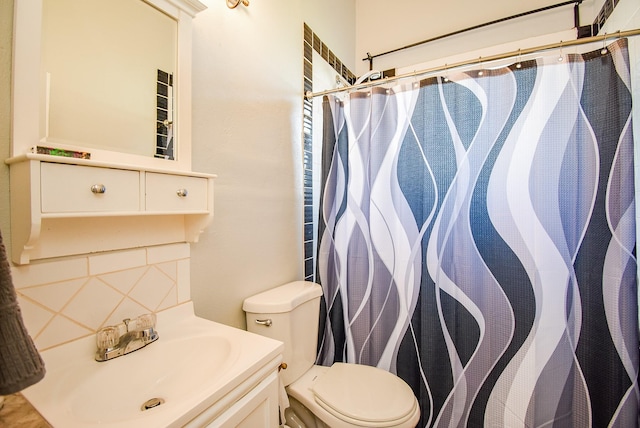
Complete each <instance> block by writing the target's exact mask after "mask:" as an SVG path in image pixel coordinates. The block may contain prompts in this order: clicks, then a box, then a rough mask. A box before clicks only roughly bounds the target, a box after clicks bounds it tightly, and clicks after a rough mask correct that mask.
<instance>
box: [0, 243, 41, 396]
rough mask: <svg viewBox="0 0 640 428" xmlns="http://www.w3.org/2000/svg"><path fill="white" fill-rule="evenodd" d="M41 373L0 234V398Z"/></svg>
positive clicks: (38, 355)
mask: <svg viewBox="0 0 640 428" xmlns="http://www.w3.org/2000/svg"><path fill="white" fill-rule="evenodd" d="M44 372H45V370H44V362H43V361H42V358H41V357H40V354H38V351H37V350H36V347H35V345H34V343H33V340H31V337H30V336H29V334H28V333H27V329H26V328H25V326H24V322H23V320H22V314H21V313H20V307H19V306H18V300H17V296H16V290H15V288H14V287H13V281H12V280H11V270H10V269H9V260H7V252H6V250H5V248H4V244H3V243H2V234H0V395H8V394H13V393H14V392H18V391H21V390H23V389H24V388H26V387H28V386H30V385H33V384H34V383H36V382H38V381H39V380H41V379H42V378H43V377H44Z"/></svg>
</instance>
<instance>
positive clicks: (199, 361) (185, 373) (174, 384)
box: [23, 303, 282, 428]
mask: <svg viewBox="0 0 640 428" xmlns="http://www.w3.org/2000/svg"><path fill="white" fill-rule="evenodd" d="M164 312H166V313H163V312H160V313H158V322H157V331H158V333H159V335H160V338H159V339H158V340H157V341H155V342H154V343H152V344H150V345H148V346H146V347H144V348H142V349H139V350H138V351H135V352H133V353H131V354H127V355H124V356H122V357H118V358H115V359H113V360H109V361H105V362H97V361H95V360H94V353H95V339H94V337H89V338H83V339H80V340H77V341H75V342H72V343H70V344H66V345H62V346H59V347H56V348H52V349H51V350H47V351H44V352H42V357H43V359H44V361H45V365H46V369H47V373H46V375H45V378H44V379H43V380H42V381H41V382H39V383H37V384H35V385H33V386H31V387H29V388H27V389H26V390H24V391H23V394H24V396H25V397H26V398H27V399H28V400H29V401H30V402H31V403H32V404H33V405H34V407H35V408H36V409H37V410H38V411H39V412H40V413H41V414H42V415H43V417H44V418H45V419H47V420H48V421H49V423H51V424H52V425H53V426H54V427H65V428H66V427H92V426H100V427H114V428H115V427H119V428H120V427H140V426H145V427H156V426H157V427H168V426H176V427H177V426H184V425H186V424H188V423H189V421H191V420H192V419H194V418H195V417H196V416H198V415H199V414H200V413H202V412H203V411H204V410H206V409H208V408H212V406H213V407H215V406H216V403H218V402H220V403H224V402H225V400H226V401H228V399H227V398H226V396H227V395H229V394H230V392H232V391H234V390H237V389H238V388H239V386H240V385H241V384H242V383H243V382H245V381H247V379H249V378H250V377H251V376H252V375H254V373H255V372H256V371H258V370H260V369H261V368H263V367H265V366H267V365H272V366H273V368H274V369H275V367H277V365H278V364H279V360H280V358H281V357H280V354H281V353H282V344H281V343H280V342H277V341H274V340H270V339H266V338H263V337H261V336H258V335H254V334H251V333H248V332H246V331H244V330H239V329H235V328H232V327H228V326H224V325H221V324H218V323H214V322H211V321H207V320H204V319H202V318H198V317H195V316H194V315H193V307H192V305H191V303H188V304H185V305H181V306H180V307H177V308H173V309H170V310H168V311H164ZM265 339H266V340H265ZM245 383H246V382H245ZM220 407H221V411H222V410H224V406H222V405H220ZM195 425H196V426H197V424H195Z"/></svg>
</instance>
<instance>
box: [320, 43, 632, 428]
mask: <svg viewBox="0 0 640 428" xmlns="http://www.w3.org/2000/svg"><path fill="white" fill-rule="evenodd" d="M626 47H627V45H626V40H619V41H617V42H615V43H612V44H611V45H609V46H608V49H606V51H605V50H602V51H601V50H600V49H598V50H597V51H594V52H590V53H585V54H575V53H574V54H569V55H564V56H559V55H558V54H557V53H555V54H549V55H546V56H545V57H544V58H538V59H535V60H530V61H527V62H522V63H517V64H514V65H511V66H508V67H503V68H497V69H484V70H472V71H466V72H457V73H453V72H449V73H446V74H445V75H443V76H439V77H433V78H427V79H424V80H421V81H414V82H410V83H407V84H403V85H398V86H395V87H393V88H388V89H387V88H381V87H376V88H372V89H367V90H365V91H360V92H354V93H350V94H348V95H347V96H346V98H345V99H340V98H338V97H334V96H328V97H325V99H324V101H323V103H324V105H323V109H324V129H323V132H324V136H323V165H322V168H323V171H322V190H321V197H320V199H321V206H320V220H319V231H318V232H319V234H318V236H319V244H318V272H317V273H318V276H317V278H318V280H319V282H320V283H321V284H322V287H323V290H324V297H323V301H322V308H321V319H320V331H319V338H318V339H319V344H318V349H319V352H318V363H320V364H324V365H331V364H332V363H333V362H335V361H346V362H352V363H360V364H367V365H372V366H378V367H381V368H384V369H386V370H389V371H391V372H393V373H396V374H398V375H399V376H400V377H401V378H403V379H404V380H405V381H406V382H407V383H408V384H409V385H410V386H411V387H412V388H413V390H414V392H415V394H416V396H417V397H418V401H419V403H420V408H421V420H420V424H419V426H424V427H483V426H484V427H509V428H515V427H543V426H544V427H579V428H583V427H605V426H612V427H636V426H638V409H639V407H638V403H639V396H640V395H639V394H640V392H639V389H638V383H637V382H638V300H637V289H636V287H637V284H636V234H635V193H634V192H635V190H634V165H633V140H632V127H631V92H630V72H629V59H628V53H627V48H626Z"/></svg>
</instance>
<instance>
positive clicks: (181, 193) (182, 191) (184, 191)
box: [176, 189, 189, 198]
mask: <svg viewBox="0 0 640 428" xmlns="http://www.w3.org/2000/svg"><path fill="white" fill-rule="evenodd" d="M176 194H177V195H178V196H180V197H181V198H186V197H187V195H188V194H189V192H188V191H187V189H178V190H177V191H176Z"/></svg>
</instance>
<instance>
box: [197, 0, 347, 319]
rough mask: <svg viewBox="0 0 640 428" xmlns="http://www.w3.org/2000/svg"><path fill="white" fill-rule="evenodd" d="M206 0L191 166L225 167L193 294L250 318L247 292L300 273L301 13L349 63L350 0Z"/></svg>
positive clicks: (207, 307)
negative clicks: (236, 1) (244, 0)
mask: <svg viewBox="0 0 640 428" xmlns="http://www.w3.org/2000/svg"><path fill="white" fill-rule="evenodd" d="M205 3H206V4H207V6H208V7H209V8H208V9H207V10H206V11H205V12H203V13H201V14H199V15H198V16H197V17H196V19H195V21H194V28H195V33H194V49H193V57H194V62H193V169H194V170H196V171H201V172H210V173H215V174H218V176H219V177H218V179H217V180H216V188H215V217H214V221H213V225H212V227H211V228H210V229H208V230H207V231H206V232H205V233H204V234H203V235H202V236H201V238H200V242H198V243H197V244H194V245H192V249H191V256H192V257H191V262H192V270H191V282H192V297H193V301H194V304H195V309H196V313H197V314H198V315H200V316H203V317H205V318H209V319H213V320H216V321H220V322H224V323H226V324H229V325H233V326H237V327H244V325H245V321H244V313H243V312H242V309H241V306H242V301H243V300H244V299H245V298H246V297H248V296H250V295H252V294H255V293H257V292H260V291H263V290H266V289H268V288H272V287H274V286H277V285H280V284H282V283H285V282H288V281H292V280H298V279H302V277H303V272H302V269H303V264H302V241H303V240H302V231H303V228H302V220H303V217H302V216H303V208H302V196H303V192H302V100H303V79H302V59H303V50H302V49H303V23H304V22H305V17H307V16H309V15H307V14H311V15H312V16H310V19H309V22H308V23H309V25H310V26H311V28H312V29H313V30H314V31H315V32H316V33H318V34H319V35H320V36H321V37H322V38H323V41H325V43H327V44H328V45H329V47H330V48H331V49H332V50H333V51H334V52H335V53H336V54H337V55H338V56H339V57H341V59H342V60H343V61H344V62H345V63H347V64H348V63H349V61H351V62H352V56H349V55H350V53H352V52H353V51H354V46H355V41H354V36H353V26H352V25H351V24H350V23H351V22H353V10H354V6H353V4H354V3H353V0H351V1H337V0H332V1H331V2H329V3H326V1H323V0H314V1H309V0H304V1H302V0H296V1H291V0H269V1H264V2H263V1H259V0H255V1H251V4H250V6H249V7H248V8H247V7H243V6H239V7H238V8H236V9H233V10H231V9H228V8H227V6H226V5H225V2H223V1H220V0H215V1H214V0H206V1H205ZM303 4H304V6H303ZM343 11H344V12H343ZM336 23H337V24H338V25H340V27H338V28H347V30H346V31H345V33H346V34H347V35H346V36H344V35H343V34H344V33H343V32H342V30H340V31H336V30H335V28H336V27H335V24H336ZM349 34H350V35H349ZM325 35H326V39H325V38H324V37H325ZM348 65H350V66H352V64H348Z"/></svg>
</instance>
